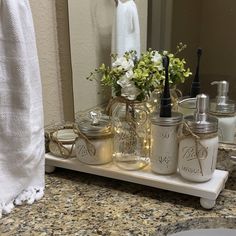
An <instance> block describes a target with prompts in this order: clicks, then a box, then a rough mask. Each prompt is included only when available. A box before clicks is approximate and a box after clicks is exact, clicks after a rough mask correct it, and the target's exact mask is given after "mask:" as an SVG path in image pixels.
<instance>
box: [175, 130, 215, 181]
mask: <svg viewBox="0 0 236 236" xmlns="http://www.w3.org/2000/svg"><path fill="white" fill-rule="evenodd" d="M211 136H212V137H211V138H204V139H201V140H200V141H199V142H200V145H198V147H197V146H196V141H195V139H194V138H192V137H188V138H185V139H183V140H181V141H180V144H179V164H178V166H179V173H180V174H181V176H182V177H183V178H185V179H187V180H190V181H194V182H205V181H208V180H210V179H211V177H212V175H213V173H214V170H215V168H216V161H217V154H218V136H217V133H213V134H211ZM205 150H206V151H207V155H206V152H205ZM196 151H197V154H196Z"/></svg>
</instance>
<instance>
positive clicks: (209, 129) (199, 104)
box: [184, 94, 218, 134]
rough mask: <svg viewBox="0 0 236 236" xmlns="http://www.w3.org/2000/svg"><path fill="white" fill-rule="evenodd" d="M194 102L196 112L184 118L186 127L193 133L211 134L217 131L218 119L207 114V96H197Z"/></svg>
mask: <svg viewBox="0 0 236 236" xmlns="http://www.w3.org/2000/svg"><path fill="white" fill-rule="evenodd" d="M196 98H197V101H196V112H195V113H194V115H193V116H186V117H185V118H184V120H185V122H186V123H187V125H188V126H189V127H190V129H191V130H192V131H193V132H194V133H201V134H204V133H213V132H217V130H218V119H217V118H215V117H212V116H210V115H209V114H208V109H209V96H208V95H206V94H198V95H197V97H196Z"/></svg>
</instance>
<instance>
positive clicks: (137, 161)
mask: <svg viewBox="0 0 236 236" xmlns="http://www.w3.org/2000/svg"><path fill="white" fill-rule="evenodd" d="M148 115H149V110H148V108H147V106H146V102H138V101H127V102H119V103H117V105H116V107H115V108H114V110H113V112H112V120H113V127H114V152H113V161H114V163H115V164H116V165H117V166H118V167H119V168H121V169H125V170H138V169H141V168H143V167H145V166H146V165H148V164H149V157H150V121H149V119H148Z"/></svg>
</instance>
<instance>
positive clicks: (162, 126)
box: [150, 112, 182, 175]
mask: <svg viewBox="0 0 236 236" xmlns="http://www.w3.org/2000/svg"><path fill="white" fill-rule="evenodd" d="M150 119H151V123H152V124H151V155H150V161H151V169H152V171H153V172H155V173H157V174H165V175H167V174H173V173H175V172H176V170H177V164H178V138H177V133H178V128H179V125H180V123H181V121H182V114H181V113H177V112H172V117H160V116H159V114H158V113H153V114H152V115H151V117H150Z"/></svg>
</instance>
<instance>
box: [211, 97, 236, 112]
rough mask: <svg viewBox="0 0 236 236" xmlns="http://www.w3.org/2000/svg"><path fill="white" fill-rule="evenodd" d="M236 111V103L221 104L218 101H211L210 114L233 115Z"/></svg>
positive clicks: (228, 101) (231, 101)
mask: <svg viewBox="0 0 236 236" xmlns="http://www.w3.org/2000/svg"><path fill="white" fill-rule="evenodd" d="M235 111H236V106H235V101H233V100H227V101H226V102H221V103H219V102H218V101H217V99H214V100H211V103H210V112H211V113H217V114H221V115H224V114H225V115H228V114H233V113H235Z"/></svg>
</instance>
